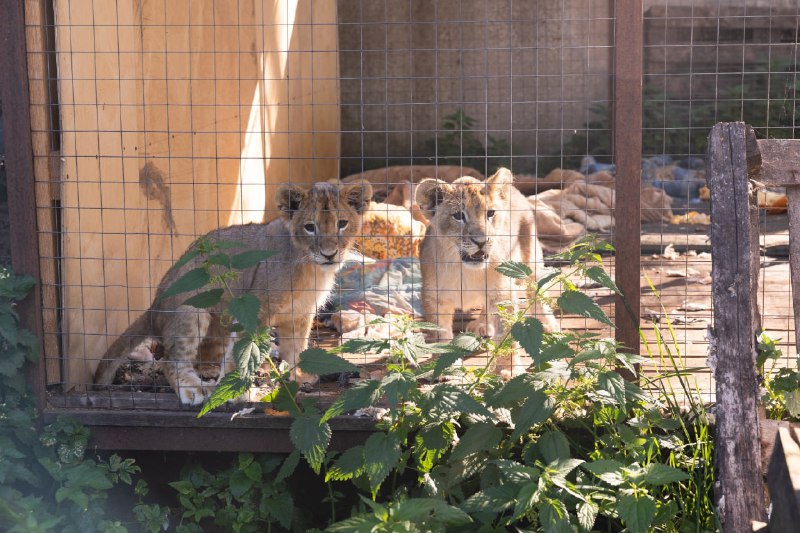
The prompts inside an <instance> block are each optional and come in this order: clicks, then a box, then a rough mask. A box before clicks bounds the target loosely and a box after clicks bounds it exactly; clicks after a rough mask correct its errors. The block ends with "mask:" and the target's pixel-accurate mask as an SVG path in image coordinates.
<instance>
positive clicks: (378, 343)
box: [330, 339, 389, 353]
mask: <svg viewBox="0 0 800 533" xmlns="http://www.w3.org/2000/svg"><path fill="white" fill-rule="evenodd" d="M387 348H389V341H385V340H372V339H350V340H348V341H347V342H344V343H342V344H341V345H339V346H335V347H333V348H331V350H330V351H331V352H334V353H380V352H382V351H383V350H386V349H387Z"/></svg>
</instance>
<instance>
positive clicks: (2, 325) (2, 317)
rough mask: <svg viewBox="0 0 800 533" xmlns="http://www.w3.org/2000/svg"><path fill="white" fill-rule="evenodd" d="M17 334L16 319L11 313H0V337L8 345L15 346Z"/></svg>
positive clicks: (17, 325)
mask: <svg viewBox="0 0 800 533" xmlns="http://www.w3.org/2000/svg"><path fill="white" fill-rule="evenodd" d="M18 332H19V324H18V323H17V318H16V317H15V316H14V314H11V313H2V312H0V336H2V337H3V338H4V339H5V340H6V341H7V342H8V344H11V345H14V344H17V339H18V338H19V337H18Z"/></svg>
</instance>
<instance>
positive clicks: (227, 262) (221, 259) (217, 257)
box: [206, 252, 231, 268]
mask: <svg viewBox="0 0 800 533" xmlns="http://www.w3.org/2000/svg"><path fill="white" fill-rule="evenodd" d="M206 261H207V262H208V263H209V264H211V265H220V266H224V267H225V268H230V267H231V256H229V255H228V254H226V253H223V252H218V253H216V254H213V255H210V256H208V259H206Z"/></svg>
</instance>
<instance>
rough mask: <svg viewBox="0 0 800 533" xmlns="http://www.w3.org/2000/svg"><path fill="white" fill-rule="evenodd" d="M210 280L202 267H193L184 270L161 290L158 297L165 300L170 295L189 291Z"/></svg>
mask: <svg viewBox="0 0 800 533" xmlns="http://www.w3.org/2000/svg"><path fill="white" fill-rule="evenodd" d="M209 281H211V276H210V275H209V274H208V272H206V270H205V269H203V268H195V269H193V270H190V271H189V272H186V273H185V274H183V275H182V276H181V277H179V278H178V279H177V280H175V283H173V284H172V285H170V286H169V287H167V288H166V289H165V290H164V292H162V293H161V294H160V295H159V297H158V299H159V300H165V299H167V298H169V297H170V296H175V295H176V294H181V293H182V292H189V291H194V290H197V289H199V288H200V287H202V286H204V285H207V284H208V282H209Z"/></svg>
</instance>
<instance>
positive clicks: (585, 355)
mask: <svg viewBox="0 0 800 533" xmlns="http://www.w3.org/2000/svg"><path fill="white" fill-rule="evenodd" d="M597 359H608V356H607V355H606V354H604V353H603V352H601V351H600V350H598V349H591V350H586V351H585V352H581V353H579V354H578V355H576V356H575V357H573V358H572V359H570V360H569V362H568V364H569V366H570V367H574V366H575V365H578V364H580V363H584V362H586V361H595V360H597Z"/></svg>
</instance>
